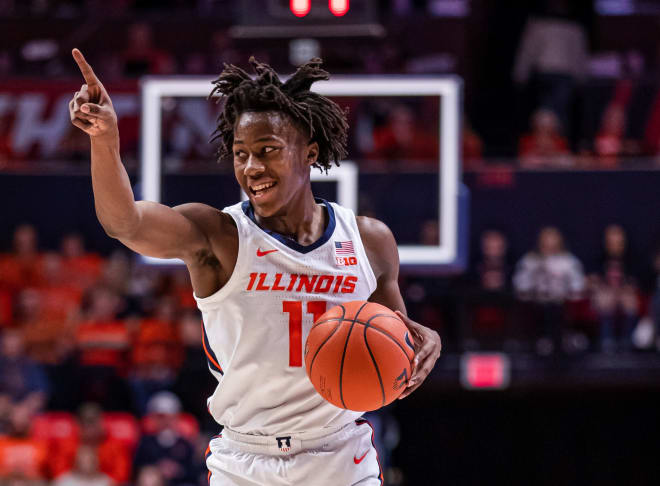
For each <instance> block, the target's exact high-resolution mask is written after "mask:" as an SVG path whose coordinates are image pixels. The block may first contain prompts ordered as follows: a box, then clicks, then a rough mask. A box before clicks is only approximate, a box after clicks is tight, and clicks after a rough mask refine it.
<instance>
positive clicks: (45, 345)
mask: <svg viewBox="0 0 660 486" xmlns="http://www.w3.org/2000/svg"><path fill="white" fill-rule="evenodd" d="M480 242H481V244H480V248H479V251H478V254H477V255H475V258H474V259H473V263H472V265H471V268H470V269H469V272H468V273H467V274H466V276H464V277H461V278H457V279H452V280H450V281H449V284H450V285H451V286H453V287H455V288H458V289H460V293H461V295H462V296H463V297H462V299H461V301H460V302H457V303H456V305H457V306H458V307H462V306H464V310H466V311H467V313H468V315H467V316H465V318H464V319H457V321H456V322H453V323H447V322H444V321H443V319H442V317H441V314H442V312H441V311H438V305H439V304H438V303H439V302H440V300H437V299H435V298H427V296H425V292H428V291H429V288H430V287H429V283H430V282H431V281H436V282H437V281H438V279H426V280H424V279H419V278H414V277H405V276H404V277H402V282H401V285H402V291H403V293H404V295H405V298H406V300H407V302H408V304H409V309H410V312H411V313H412V314H413V315H414V316H415V318H416V319H418V320H419V321H421V322H424V323H425V324H426V325H429V326H431V327H435V328H437V329H438V330H440V332H441V333H443V336H444V337H445V349H446V350H447V352H450V353H451V352H455V351H462V350H475V349H490V350H493V349H495V350H501V349H504V350H507V351H511V352H523V353H533V354H536V355H537V356H540V357H543V356H548V355H552V354H555V355H558V354H563V353H568V354H571V353H573V354H574V353H585V352H603V353H619V352H626V353H627V352H632V351H634V350H638V351H641V350H647V349H652V350H655V349H656V342H655V340H654V336H656V335H658V336H660V332H658V331H660V280H659V277H660V251H658V252H657V253H656V254H655V255H654V256H653V258H652V262H653V263H652V264H653V267H652V268H640V267H639V263H640V262H638V261H635V259H634V258H633V257H634V255H632V254H631V252H630V251H629V246H628V244H627V238H626V233H625V231H624V230H623V228H622V227H621V226H619V225H610V226H608V227H607V228H606V229H605V231H604V234H603V248H602V253H601V256H600V257H599V259H598V261H597V262H594V263H593V264H591V263H590V264H587V265H583V264H582V263H581V262H580V261H579V260H578V259H577V258H576V257H575V256H574V255H573V254H571V253H570V251H569V249H568V246H567V244H566V243H565V242H564V241H563V236H562V234H561V232H560V230H559V229H557V228H555V227H550V226H548V227H544V228H542V229H541V231H540V233H539V235H538V243H537V246H536V248H533V249H531V250H530V251H529V252H527V253H525V254H523V255H522V257H521V258H520V259H519V260H518V261H517V262H515V261H512V260H511V252H510V249H509V248H508V243H507V236H506V235H505V234H504V233H503V232H501V231H498V230H496V229H493V230H488V231H486V232H484V233H483V234H482V235H481V239H480ZM0 275H2V278H1V279H0V330H1V334H0V336H1V341H0V342H1V346H0V369H2V373H1V374H0V480H2V481H5V482H4V483H3V485H4V484H7V485H11V486H18V485H21V486H26V485H30V486H32V485H43V484H47V483H48V481H53V484H54V485H57V486H77V485H82V484H85V485H95V486H96V485H98V486H105V485H111V484H129V483H130V484H135V485H136V486H155V485H169V486H183V485H201V484H206V472H205V468H204V457H203V454H202V452H203V451H204V449H205V447H206V446H205V444H206V443H207V442H208V440H209V437H210V436H211V435H213V434H214V433H217V427H218V426H217V425H216V424H214V423H213V421H212V419H211V418H210V416H209V415H208V413H207V412H206V410H205V406H204V404H205V399H206V396H208V395H209V394H210V392H211V390H212V388H213V386H214V383H213V378H212V376H211V374H210V373H208V371H207V370H206V361H205V356H204V350H203V347H202V332H201V321H200V316H199V314H198V312H197V310H196V308H195V302H194V299H193V296H192V290H191V287H190V283H189V281H188V277H187V272H186V270H185V268H174V269H173V268H169V269H167V270H165V269H159V268H156V267H154V266H149V265H144V264H138V263H136V262H135V261H133V260H131V259H130V258H129V257H128V256H127V255H126V254H125V253H122V252H115V253H113V254H112V255H110V256H109V257H107V258H103V257H101V256H99V255H97V254H95V253H93V252H89V251H87V250H86V249H85V247H84V240H83V237H82V236H81V235H79V234H66V235H63V236H62V240H61V245H60V248H59V249H57V251H41V250H40V248H39V244H38V234H37V231H36V229H35V228H34V227H32V226H30V225H27V224H25V225H21V226H19V227H17V228H16V229H15V231H14V236H13V246H12V247H11V248H8V249H7V251H6V252H5V253H3V254H2V256H1V257H0ZM648 275H651V280H650V282H651V284H650V285H647V282H648V281H649V280H648V278H647V276H648ZM458 327H460V328H461V329H456V328H458ZM456 336H457V338H454V337H456ZM659 344H660V343H659ZM658 349H660V347H658ZM101 405H102V407H103V409H101ZM184 410H185V412H184ZM62 411H65V412H62ZM200 430H201V432H200Z"/></svg>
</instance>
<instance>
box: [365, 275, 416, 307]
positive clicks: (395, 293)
mask: <svg viewBox="0 0 660 486" xmlns="http://www.w3.org/2000/svg"><path fill="white" fill-rule="evenodd" d="M369 302H375V303H377V304H381V305H384V306H385V307H387V308H389V309H392V310H398V311H401V312H403V313H404V314H406V315H407V312H406V305H405V303H404V302H403V297H402V296H401V290H399V282H397V281H396V280H392V279H379V280H378V286H377V287H376V290H374V292H373V293H372V294H371V296H370V297H369Z"/></svg>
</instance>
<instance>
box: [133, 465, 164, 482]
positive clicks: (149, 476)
mask: <svg viewBox="0 0 660 486" xmlns="http://www.w3.org/2000/svg"><path fill="white" fill-rule="evenodd" d="M135 486H167V483H166V481H165V478H164V477H163V474H162V473H161V472H160V470H159V469H158V467H156V466H144V467H143V468H141V469H140V471H138V474H137V479H136V480H135Z"/></svg>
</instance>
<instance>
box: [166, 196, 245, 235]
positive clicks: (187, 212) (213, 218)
mask: <svg viewBox="0 0 660 486" xmlns="http://www.w3.org/2000/svg"><path fill="white" fill-rule="evenodd" d="M173 209H174V210H175V211H177V212H178V213H180V214H182V215H183V216H185V217H186V218H188V219H189V220H191V221H192V222H193V223H195V225H196V226H197V227H198V228H199V229H201V230H202V231H203V232H204V233H206V234H207V235H210V234H213V233H214V232H216V231H222V230H226V229H229V228H232V227H235V226H236V224H235V223H234V220H233V218H232V217H231V216H230V215H229V214H227V213H225V212H223V211H222V210H220V209H218V208H214V207H213V206H209V205H208V204H203V203H186V204H180V205H178V206H175V207H174V208H173Z"/></svg>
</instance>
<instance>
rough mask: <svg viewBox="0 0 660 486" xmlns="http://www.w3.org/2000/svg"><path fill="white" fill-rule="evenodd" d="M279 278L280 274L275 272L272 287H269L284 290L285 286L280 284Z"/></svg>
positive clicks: (280, 278)
mask: <svg viewBox="0 0 660 486" xmlns="http://www.w3.org/2000/svg"><path fill="white" fill-rule="evenodd" d="M280 280H282V274H281V273H276V274H275V282H274V283H273V287H272V288H271V290H286V287H282V286H280Z"/></svg>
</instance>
